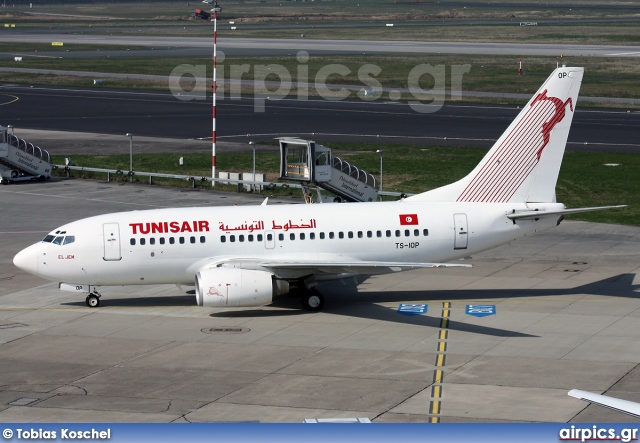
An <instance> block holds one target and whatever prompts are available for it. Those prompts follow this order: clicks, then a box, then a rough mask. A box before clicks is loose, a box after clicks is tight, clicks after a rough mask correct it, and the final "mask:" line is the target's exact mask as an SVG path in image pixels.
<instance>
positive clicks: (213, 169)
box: [211, 1, 222, 186]
mask: <svg viewBox="0 0 640 443" xmlns="http://www.w3.org/2000/svg"><path fill="white" fill-rule="evenodd" d="M211 11H213V84H212V85H211V89H212V92H213V103H212V107H211V120H212V128H211V186H215V185H216V182H215V180H216V91H217V89H218V83H217V77H216V68H217V57H218V53H217V49H218V12H220V11H222V8H221V7H220V6H218V2H217V1H216V2H215V3H214V5H213V9H212V10H211Z"/></svg>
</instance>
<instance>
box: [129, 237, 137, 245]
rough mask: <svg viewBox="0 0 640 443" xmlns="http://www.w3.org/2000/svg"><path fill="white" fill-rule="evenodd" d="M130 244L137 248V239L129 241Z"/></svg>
mask: <svg viewBox="0 0 640 443" xmlns="http://www.w3.org/2000/svg"><path fill="white" fill-rule="evenodd" d="M129 244H130V245H131V246H135V245H136V239H135V238H132V239H131V240H129Z"/></svg>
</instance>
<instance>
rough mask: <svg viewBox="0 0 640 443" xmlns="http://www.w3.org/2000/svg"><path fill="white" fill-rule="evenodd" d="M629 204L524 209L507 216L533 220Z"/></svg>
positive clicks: (515, 218) (624, 206)
mask: <svg viewBox="0 0 640 443" xmlns="http://www.w3.org/2000/svg"><path fill="white" fill-rule="evenodd" d="M626 207H627V205H618V206H597V207H594V208H574V209H562V210H559V211H523V212H514V213H513V214H508V215H507V217H508V218H510V219H511V220H533V219H536V218H540V217H546V216H549V215H567V214H578V213H580V212H590V211H604V210H605V209H620V208H626Z"/></svg>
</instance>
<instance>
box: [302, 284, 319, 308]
mask: <svg viewBox="0 0 640 443" xmlns="http://www.w3.org/2000/svg"><path fill="white" fill-rule="evenodd" d="M300 303H301V304H302V307H303V308H304V309H306V310H307V311H311V312H319V311H321V310H322V308H323V307H324V297H323V296H322V294H321V293H320V292H319V291H318V290H317V289H307V290H303V291H302V294H301V295H300Z"/></svg>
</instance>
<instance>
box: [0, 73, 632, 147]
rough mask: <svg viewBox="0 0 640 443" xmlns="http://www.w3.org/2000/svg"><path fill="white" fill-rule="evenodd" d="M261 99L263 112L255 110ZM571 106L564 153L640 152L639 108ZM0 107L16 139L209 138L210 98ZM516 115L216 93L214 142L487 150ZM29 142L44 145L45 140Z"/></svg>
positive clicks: (73, 95) (85, 96)
mask: <svg viewBox="0 0 640 443" xmlns="http://www.w3.org/2000/svg"><path fill="white" fill-rule="evenodd" d="M261 103H264V112H258V111H256V106H258V107H260V104H261ZM579 103H580V102H579V101H578V108H577V110H576V113H575V116H574V119H573V124H572V128H571V133H570V135H569V144H568V149H569V150H582V151H606V152H614V151H615V152H640V141H639V140H638V137H637V132H638V127H640V112H638V111H626V110H624V109H588V108H581V107H580V104H579ZM0 104H1V105H0V124H3V125H5V126H6V125H8V124H11V125H14V126H15V127H16V129H17V135H20V130H21V129H40V130H55V131H67V132H90V133H102V134H115V135H124V134H126V133H134V134H135V135H139V136H149V137H167V138H173V139H198V138H202V139H205V140H209V141H210V140H211V139H210V137H211V98H210V96H209V97H207V98H206V99H204V100H192V101H183V100H179V99H178V98H176V97H174V96H172V95H171V94H165V93H146V92H127V91H109V90H98V91H96V90H83V89H61V88H43V87H33V88H29V87H22V86H6V85H5V86H2V87H0ZM419 109H421V110H428V111H431V110H432V109H430V108H429V107H421V108H419ZM518 112H520V109H519V108H518V107H517V106H499V105H474V104H453V103H451V102H447V103H446V104H445V106H444V107H443V108H442V109H440V110H438V111H437V112H431V113H422V112H417V111H415V110H414V109H413V108H412V107H411V106H410V105H408V104H407V103H400V102H387V101H381V100H377V101H373V102H365V101H364V100H344V101H328V100H294V99H292V100H289V99H287V100H276V99H267V100H264V98H258V99H256V100H254V99H253V98H242V99H235V100H232V99H230V98H229V97H227V98H225V99H221V97H219V100H218V112H217V133H218V139H219V140H220V141H231V142H239V143H248V142H249V141H264V140H269V139H272V138H275V137H280V136H286V135H295V136H300V137H304V138H309V139H315V140H316V141H318V142H322V141H326V142H330V141H360V142H366V143H371V144H378V143H385V144H411V145H416V146H478V147H489V146H491V145H492V144H493V143H494V141H495V140H496V139H497V138H498V137H499V136H500V134H502V132H503V131H504V130H505V129H506V128H507V126H508V125H509V124H510V123H511V121H512V120H513V119H514V118H515V117H516V115H517V114H518ZM29 141H31V142H33V143H36V144H38V145H40V146H41V147H43V148H45V149H47V148H48V147H51V145H49V144H48V143H47V140H46V139H44V140H37V139H36V140H33V139H32V140H29ZM56 146H57V145H56ZM56 149H57V148H56ZM52 152H55V151H52ZM58 153H67V152H64V150H63V151H58Z"/></svg>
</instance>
